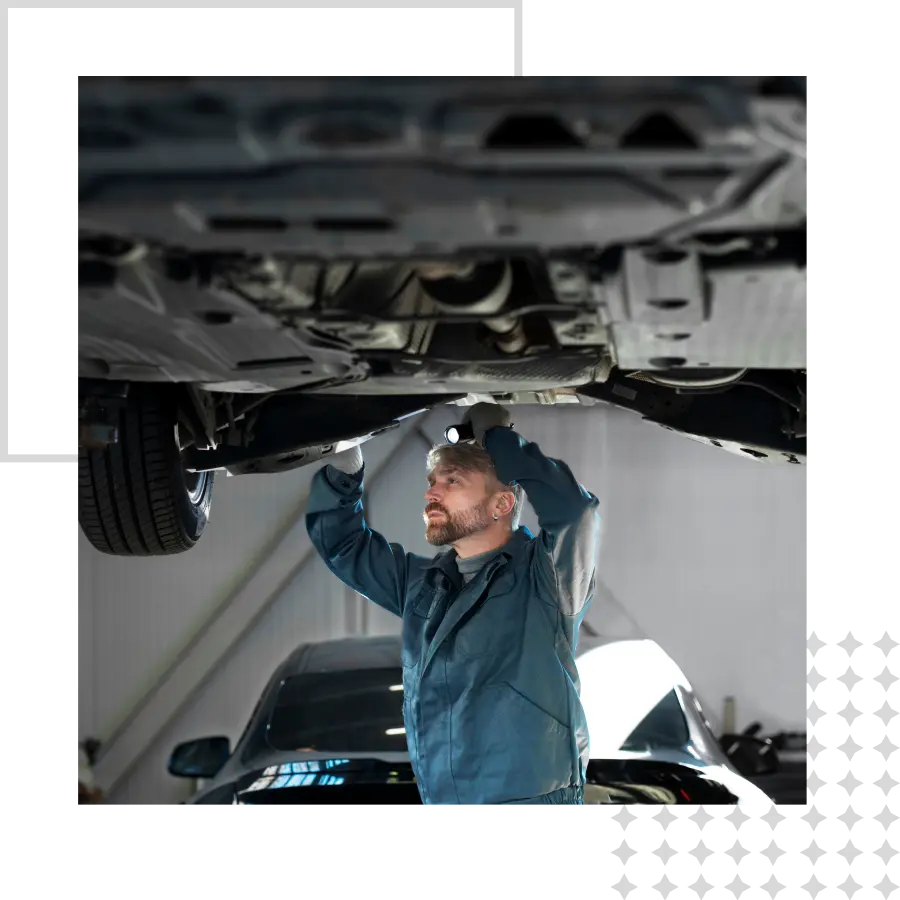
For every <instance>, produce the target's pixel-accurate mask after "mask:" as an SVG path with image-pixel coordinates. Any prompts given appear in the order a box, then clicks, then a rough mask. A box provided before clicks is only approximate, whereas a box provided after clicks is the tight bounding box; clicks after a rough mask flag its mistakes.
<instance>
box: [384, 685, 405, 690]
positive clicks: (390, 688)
mask: <svg viewBox="0 0 900 900" xmlns="http://www.w3.org/2000/svg"><path fill="white" fill-rule="evenodd" d="M388 690H389V691H402V690H403V685H402V684H392V685H391V686H390V687H389V688H388Z"/></svg>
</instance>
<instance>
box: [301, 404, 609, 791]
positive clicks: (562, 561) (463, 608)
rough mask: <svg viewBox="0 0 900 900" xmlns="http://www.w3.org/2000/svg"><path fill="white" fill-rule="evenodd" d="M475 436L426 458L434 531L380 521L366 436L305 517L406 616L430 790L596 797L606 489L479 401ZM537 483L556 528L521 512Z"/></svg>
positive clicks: (418, 736)
mask: <svg viewBox="0 0 900 900" xmlns="http://www.w3.org/2000/svg"><path fill="white" fill-rule="evenodd" d="M466 422H467V424H468V425H470V426H471V428H472V432H473V434H474V441H473V442H471V443H463V444H446V445H442V446H439V447H435V448H434V449H433V450H432V451H431V452H430V453H429V454H428V458H427V467H426V472H427V488H428V489H427V491H426V492H425V507H424V517H425V537H426V539H427V540H428V541H429V543H431V544H433V545H434V546H437V547H444V548H446V549H445V550H444V551H443V552H440V553H438V554H437V556H435V557H434V558H428V557H425V556H418V555H415V554H411V553H407V552H405V551H404V549H403V548H402V547H401V546H400V545H398V544H393V543H389V542H388V541H387V540H386V539H385V538H384V537H382V535H380V534H378V533H377V532H374V531H372V530H371V529H370V528H369V527H368V525H367V524H366V521H365V518H364V514H363V505H362V490H363V475H364V466H363V460H362V453H361V451H360V449H359V447H356V448H354V449H353V450H350V451H345V452H344V453H341V454H338V455H336V456H335V457H333V458H332V460H331V462H330V464H329V465H326V466H324V467H323V468H322V469H321V470H320V471H319V472H317V473H316V476H315V480H314V482H313V488H312V491H311V494H310V500H309V507H308V511H307V517H306V523H307V528H308V531H309V535H310V538H311V540H312V542H313V545H314V546H315V547H316V549H317V551H318V552H319V554H320V555H321V557H322V559H323V560H324V561H325V564H326V565H327V566H328V568H329V569H330V570H331V571H332V572H333V573H334V574H335V575H337V577H338V578H340V579H341V581H343V582H344V583H345V584H347V585H349V586H350V587H351V588H352V589H354V590H356V591H358V592H359V593H360V594H363V595H364V596H366V597H368V598H369V599H370V600H372V601H373V602H374V603H377V604H378V605H379V606H381V607H383V608H384V609H387V610H389V611H390V612H392V613H394V614H395V615H397V616H399V617H401V619H402V620H403V626H402V633H403V660H402V661H403V692H404V697H403V720H404V725H405V729H406V739H407V745H408V747H409V753H410V758H411V761H412V765H413V770H414V772H415V774H416V780H417V784H418V787H419V793H420V794H421V796H422V800H423V802H425V803H551V804H552V803H575V804H577V803H582V802H583V786H584V777H585V769H586V766H587V761H588V758H589V750H588V732H587V723H586V721H585V716H584V710H583V708H582V705H581V700H580V696H579V695H580V682H579V679H578V671H577V669H576V667H575V648H576V644H577V640H578V630H579V626H580V625H581V621H582V619H583V618H584V615H585V612H586V611H587V608H588V605H589V604H590V602H591V598H592V596H593V593H594V566H595V557H596V552H597V544H598V541H599V533H600V520H599V515H598V511H597V508H598V505H599V504H598V500H597V498H596V497H595V496H594V495H592V494H590V493H589V492H588V491H586V490H585V489H584V488H583V487H581V486H580V485H579V484H578V482H577V481H576V480H575V477H574V476H573V475H572V472H571V471H570V470H569V468H568V466H566V464H565V463H563V462H561V461H559V460H554V459H548V458H547V457H545V456H544V455H543V454H542V453H541V451H540V449H539V448H538V446H537V445H536V444H533V443H529V442H527V441H526V440H525V439H524V438H522V437H520V436H519V435H518V434H517V433H516V432H515V431H513V430H512V428H511V427H510V425H509V415H508V413H507V412H506V411H505V410H504V409H503V408H502V407H501V406H499V405H497V404H493V403H479V404H476V405H475V406H473V407H472V408H471V410H470V411H469V414H468V416H467V417H466ZM523 491H524V493H525V494H527V496H528V499H529V501H530V503H531V505H532V507H533V508H534V511H535V513H536V515H537V518H538V522H539V524H540V527H541V530H540V532H539V534H538V535H537V536H536V537H535V536H533V535H532V534H531V533H530V532H529V530H528V529H527V528H524V527H520V526H519V513H520V510H521V505H522V500H523Z"/></svg>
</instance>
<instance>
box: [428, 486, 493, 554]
mask: <svg viewBox="0 0 900 900" xmlns="http://www.w3.org/2000/svg"><path fill="white" fill-rule="evenodd" d="M490 502H491V498H490V497H487V498H485V500H484V501H482V502H481V503H479V504H478V505H477V506H472V507H470V508H469V509H464V510H460V511H459V512H457V513H454V514H452V515H451V514H450V513H449V512H447V510H446V509H443V508H442V507H438V506H431V507H429V508H428V509H427V510H426V513H425V515H426V521H425V540H426V541H428V543H429V544H431V545H432V546H434V547H444V546H446V545H447V544H453V543H455V542H456V541H459V540H462V539H463V538H465V537H469V535H472V534H478V533H479V532H481V531H484V530H485V528H487V527H488V526H489V525H490V524H491V522H492V517H491V514H490V513H489V512H488V506H489V505H490ZM428 510H438V511H440V512H441V513H443V515H444V518H443V519H442V520H441V521H439V522H432V521H430V520H429V519H428V518H427V515H428Z"/></svg>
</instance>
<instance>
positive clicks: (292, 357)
mask: <svg viewBox="0 0 900 900" xmlns="http://www.w3.org/2000/svg"><path fill="white" fill-rule="evenodd" d="M805 115H806V80H805V78H802V77H749V76H748V77H699V76H697V77H686V76H685V77H671V78H657V77H614V78H569V77H564V78H510V79H484V78H372V79H359V78H345V79H318V78H230V77H223V78H188V77H185V78H94V77H85V78H81V79H79V521H80V524H81V527H82V530H83V531H84V534H85V535H86V536H87V538H88V540H89V541H90V542H91V543H92V544H93V546H94V547H96V548H97V549H98V550H101V551H103V552H106V553H112V554H119V555H161V554H169V553H177V552H182V551H185V550H188V549H190V548H191V547H192V546H194V545H195V544H196V542H197V540H198V539H199V538H200V536H201V534H202V532H203V529H204V526H205V524H206V522H207V520H208V517H209V512H210V503H211V498H212V491H213V484H214V479H215V477H216V473H218V472H223V471H225V472H227V473H229V474H232V475H244V474H249V473H277V472H282V471H285V470H288V469H292V468H296V467H298V466H304V465H309V464H311V463H316V462H319V461H321V460H324V459H327V458H328V456H329V455H330V454H332V453H333V452H335V451H336V448H338V447H340V446H344V445H346V443H347V442H354V441H360V440H365V439H368V438H370V437H372V436H374V435H377V434H380V433H382V432H384V431H385V430H387V429H391V428H395V427H397V425H398V423H399V422H401V421H402V420H403V419H404V418H405V417H408V416H410V415H413V414H415V413H417V412H420V411H423V410H427V409H431V408H433V407H435V406H438V405H440V404H445V403H457V404H465V403H468V402H471V398H472V396H473V395H477V396H479V397H485V396H487V397H493V398H494V399H495V400H497V401H499V402H502V403H507V404H519V403H536V402H539V403H543V404H559V403H572V404H579V405H580V406H582V407H584V409H585V415H591V414H595V413H592V412H591V410H590V407H592V406H595V405H596V404H598V403H600V404H612V405H615V406H619V407H623V408H626V409H629V410H632V411H634V412H635V413H637V414H639V415H641V416H642V417H643V418H645V419H647V420H648V421H650V422H652V423H655V424H657V425H658V426H661V427H664V428H668V429H671V430H674V431H677V432H681V433H683V434H685V435H687V436H689V437H692V438H694V439H696V440H700V441H704V442H706V443H709V444H712V445H714V446H717V447H721V448H723V449H725V450H731V451H733V452H736V453H738V454H741V455H743V456H744V457H745V458H748V459H754V460H757V461H760V462H766V463H776V462H777V463H783V464H794V465H800V464H802V462H803V461H804V460H805V456H806V369H805V366H806V124H805Z"/></svg>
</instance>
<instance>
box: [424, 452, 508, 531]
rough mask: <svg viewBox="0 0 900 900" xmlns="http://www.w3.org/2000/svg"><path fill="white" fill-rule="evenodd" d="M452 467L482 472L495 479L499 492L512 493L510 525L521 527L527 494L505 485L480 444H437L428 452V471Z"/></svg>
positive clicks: (426, 463) (426, 462)
mask: <svg viewBox="0 0 900 900" xmlns="http://www.w3.org/2000/svg"><path fill="white" fill-rule="evenodd" d="M439 465H442V466H452V467H454V468H457V469H460V470H461V471H463V472H481V474H482V475H486V476H487V477H488V479H493V481H494V482H495V484H496V485H497V490H504V491H510V492H511V493H512V494H513V495H514V496H515V498H516V499H515V501H514V503H513V508H512V513H511V515H510V525H511V526H512V530H513V531H515V530H516V529H517V528H518V527H519V519H520V518H521V517H522V503H523V502H524V500H525V492H524V491H523V490H522V488H521V487H520V486H519V485H518V484H504V483H503V482H502V481H500V479H499V478H498V477H497V471H496V470H495V469H494V463H493V461H492V460H491V457H490V456H489V455H488V453H487V451H486V450H485V449H484V448H482V447H480V446H479V445H478V444H473V443H468V442H464V443H459V444H436V445H435V446H434V447H432V448H431V450H429V451H428V456H427V457H426V460H425V466H426V470H427V471H428V472H429V473H430V472H433V471H434V469H435V468H436V467H437V466H439Z"/></svg>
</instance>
